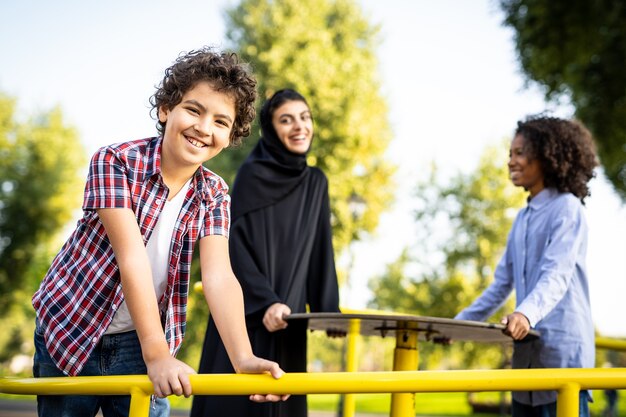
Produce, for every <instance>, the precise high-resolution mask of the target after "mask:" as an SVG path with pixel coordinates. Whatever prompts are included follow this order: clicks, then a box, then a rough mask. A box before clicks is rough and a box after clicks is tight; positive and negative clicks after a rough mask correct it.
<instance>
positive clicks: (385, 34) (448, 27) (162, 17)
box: [0, 0, 626, 337]
mask: <svg viewBox="0 0 626 417" xmlns="http://www.w3.org/2000/svg"><path fill="white" fill-rule="evenodd" d="M358 3H359V4H360V5H361V6H362V9H363V11H364V14H365V16H367V18H368V20H369V21H370V22H372V23H375V24H379V25H380V26H381V32H380V36H381V43H380V46H379V47H378V50H377V56H378V59H379V68H378V71H379V72H380V79H381V83H382V86H381V94H383V96H384V97H386V99H387V100H388V103H389V107H390V112H389V120H390V124H391V128H392V134H393V138H394V139H393V141H392V142H391V144H390V147H389V149H388V154H387V156H388V158H389V159H390V160H391V161H392V162H394V163H396V164H397V165H398V166H399V170H398V176H397V182H398V184H399V189H398V192H397V201H396V202H395V203H394V204H393V205H392V206H391V209H390V210H389V211H388V212H387V213H385V214H383V216H382V217H381V222H380V226H379V230H378V231H377V232H376V233H375V234H373V235H371V236H366V237H365V238H364V240H363V241H362V242H359V243H358V244H355V245H354V246H353V247H352V251H353V252H352V253H353V254H354V266H353V268H352V271H351V274H350V276H351V281H350V282H351V285H350V289H349V290H348V291H344V292H342V297H343V304H344V305H347V306H349V307H355V308H358V307H364V306H365V305H366V303H367V301H368V299H369V298H370V297H371V294H370V293H369V290H368V288H367V283H368V281H369V279H370V278H371V277H373V276H375V275H377V274H380V273H382V272H383V271H384V268H385V265H386V264H387V263H389V262H392V261H393V260H395V259H396V257H397V256H398V255H399V253H400V251H401V250H402V248H403V247H404V246H406V245H411V244H413V243H414V242H413V240H412V238H413V237H414V234H415V231H414V229H412V224H413V223H414V222H413V221H412V215H411V210H412V207H411V204H412V202H411V198H410V195H411V190H412V187H413V186H414V185H415V184H416V182H417V180H418V179H420V178H423V176H424V175H425V173H426V172H428V170H429V169H430V165H431V163H432V162H435V163H436V164H437V165H438V166H439V168H440V169H441V171H442V172H444V173H448V174H452V173H455V172H470V171H471V170H472V169H473V168H474V167H475V166H476V164H477V162H478V158H479V157H480V155H481V153H482V151H483V150H484V148H485V147H486V146H488V145H493V144H498V143H500V142H501V141H502V140H504V139H506V138H509V139H510V138H511V135H512V132H513V130H514V128H515V125H516V122H517V121H518V120H520V119H523V118H524V117H525V116H526V115H529V114H534V113H538V112H541V111H544V110H549V111H552V112H553V114H555V115H557V116H562V117H569V116H571V115H572V113H573V110H572V108H570V107H569V106H567V105H563V106H556V105H550V104H547V103H545V102H544V100H543V96H542V94H541V91H540V90H539V89H538V88H537V87H534V86H530V87H526V86H525V83H524V78H523V76H522V75H521V73H520V72H519V68H518V65H517V61H516V55H515V51H514V46H513V42H512V36H513V34H512V32H511V31H510V30H509V29H507V28H505V27H503V26H502V25H501V21H502V15H501V12H500V11H499V9H498V8H497V5H496V4H495V3H493V2H491V1H488V0H467V1H462V0H430V1H426V0H385V1H380V0H359V1H358ZM230 4H233V1H231V0H217V1H209V0H204V1H199V0H181V1H179V2H171V1H163V0H154V1H149V0H137V1H132V2H127V1H122V0H111V1H107V2H87V1H82V0H59V1H55V2H49V1H44V0H23V1H19V2H17V1H3V2H0V60H1V62H2V64H1V65H0V91H1V92H4V93H6V94H9V95H11V96H13V97H16V98H17V99H18V109H19V114H20V115H22V117H24V118H26V117H28V116H29V115H32V114H35V113H37V112H39V111H45V110H48V109H50V108H51V107H53V106H56V105H59V106H61V108H62V110H63V113H64V115H65V117H66V122H67V123H68V124H71V125H73V126H75V127H76V128H77V129H78V132H79V134H80V137H81V139H82V142H83V144H84V146H85V149H86V151H87V153H88V154H92V153H93V152H94V151H95V150H96V149H97V148H98V147H100V146H103V145H106V144H110V143H115V142H121V141H126V140H132V139H137V138H142V137H148V136H153V135H154V134H155V121H154V120H153V119H151V117H150V115H149V102H148V98H149V97H150V95H151V94H152V93H153V92H154V86H155V85H156V84H157V83H158V82H159V80H160V79H161V77H162V72H163V70H164V69H165V68H166V67H168V66H169V65H170V64H171V63H172V61H173V60H174V59H175V57H176V56H178V54H179V53H180V52H181V51H188V50H191V49H195V48H199V47H201V46H203V45H213V46H216V47H218V48H221V47H223V46H224V43H225V41H224V40H225V26H224V18H223V11H224V8H225V7H226V6H228V5H230ZM331 186H332V184H331ZM591 192H592V197H590V198H589V199H588V202H587V220H588V223H589V249H588V272H589V280H590V292H591V304H592V312H593V317H594V323H595V325H596V327H597V329H598V330H599V332H600V334H602V335H604V336H614V337H626V320H624V319H623V317H624V315H625V309H624V307H623V306H624V303H623V297H624V294H626V256H624V255H625V254H626V206H625V205H623V204H621V202H620V200H619V199H618V197H617V196H616V194H615V192H614V191H613V190H612V189H611V187H610V185H609V184H608V182H607V181H606V179H605V178H604V177H603V175H602V173H601V172H599V175H598V178H596V179H594V180H592V182H591ZM339 262H345V259H340V260H339Z"/></svg>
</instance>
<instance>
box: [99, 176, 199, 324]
mask: <svg viewBox="0 0 626 417" xmlns="http://www.w3.org/2000/svg"><path fill="white" fill-rule="evenodd" d="M190 182H191V179H190V180H189V181H187V182H186V183H185V185H183V187H182V188H181V189H180V191H179V192H178V193H177V194H176V195H175V196H174V198H172V199H171V200H169V201H166V202H165V205H164V206H163V211H162V212H161V214H160V215H159V219H158V220H157V223H156V225H155V226H154V230H153V231H152V234H151V235H150V239H148V243H147V244H146V250H147V251H148V258H149V259H150V268H151V269H152V281H153V283H154V292H155V293H156V297H157V300H159V299H161V296H162V295H163V293H164V292H165V289H166V288H167V271H168V269H169V262H170V246H171V244H172V235H173V234H174V226H175V225H176V221H177V220H178V214H179V213H180V209H181V208H182V207H183V202H184V201H185V195H186V194H187V188H189V183H190ZM131 330H135V324H134V323H133V320H132V319H131V317H130V312H129V311H128V307H127V306H126V301H123V302H122V303H121V304H120V306H119V308H118V309H117V312H116V313H115V316H114V317H113V321H112V322H111V325H110V326H109V327H108V328H107V330H106V331H105V332H104V334H115V333H123V332H128V331H131Z"/></svg>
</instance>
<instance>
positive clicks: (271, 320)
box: [263, 303, 291, 332]
mask: <svg viewBox="0 0 626 417" xmlns="http://www.w3.org/2000/svg"><path fill="white" fill-rule="evenodd" d="M290 314H291V309H290V308H289V306H288V305H287V304H282V303H274V304H272V305H271V306H269V307H268V309H267V310H265V315H264V316H263V325H264V326H265V328H266V329H267V331H268V332H275V331H277V330H282V329H284V328H286V327H287V322H286V321H285V320H284V318H285V317H286V316H288V315H290Z"/></svg>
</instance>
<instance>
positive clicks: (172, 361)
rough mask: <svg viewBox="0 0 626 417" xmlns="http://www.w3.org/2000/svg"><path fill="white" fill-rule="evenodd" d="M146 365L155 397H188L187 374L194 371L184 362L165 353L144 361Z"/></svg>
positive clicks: (189, 393)
mask: <svg viewBox="0 0 626 417" xmlns="http://www.w3.org/2000/svg"><path fill="white" fill-rule="evenodd" d="M146 366H147V368H148V378H150V381H151V382H152V385H153V386H154V395H156V396H157V397H160V398H164V397H167V396H168V395H184V396H185V397H189V396H190V395H191V393H192V390H191V382H189V375H192V374H195V373H196V371H194V370H193V368H191V367H190V366H189V365H187V364H186V363H184V362H182V361H179V360H178V359H176V358H174V357H172V356H171V355H167V356H163V357H161V358H157V359H154V360H151V361H149V362H148V361H146Z"/></svg>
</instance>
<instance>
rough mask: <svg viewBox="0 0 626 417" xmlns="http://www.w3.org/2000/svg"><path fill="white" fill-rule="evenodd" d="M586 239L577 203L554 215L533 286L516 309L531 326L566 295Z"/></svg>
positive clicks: (584, 225) (585, 230) (581, 215)
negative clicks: (535, 282)
mask: <svg viewBox="0 0 626 417" xmlns="http://www.w3.org/2000/svg"><path fill="white" fill-rule="evenodd" d="M576 203H578V202H576ZM586 236H587V226H586V223H585V219H584V216H583V212H582V208H581V207H580V204H579V203H578V204H576V205H574V204H570V205H568V206H567V207H566V208H565V210H563V211H562V212H561V213H557V215H556V218H555V220H554V221H553V222H552V225H551V227H550V237H549V241H548V244H547V246H546V248H545V251H544V254H543V256H542V257H541V259H540V265H539V266H538V268H539V274H540V275H539V279H538V280H537V284H536V285H535V287H534V288H533V289H532V290H531V291H530V292H529V293H528V295H527V296H526V298H524V300H523V301H522V302H521V303H520V304H519V306H518V307H517V308H516V311H518V312H520V313H522V314H524V315H525V316H526V317H527V318H528V320H529V321H530V325H531V326H532V327H534V326H535V325H536V324H537V323H538V322H539V321H541V319H543V318H544V317H545V316H547V315H548V314H549V313H550V312H551V311H552V310H553V309H554V307H555V306H556V305H557V304H558V303H559V301H561V299H562V298H563V296H564V295H565V293H566V292H567V290H568V288H569V286H570V284H571V282H572V278H573V276H574V274H575V268H576V260H577V258H578V255H579V252H580V250H581V247H582V246H583V245H584V244H585V242H586Z"/></svg>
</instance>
